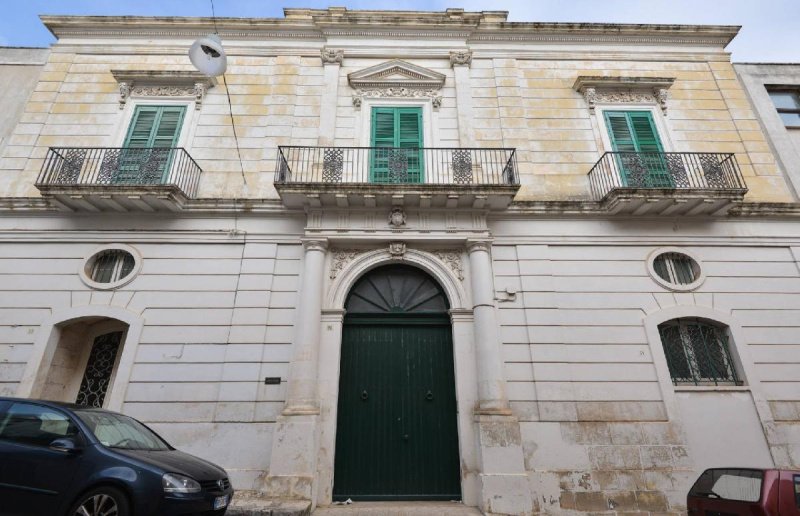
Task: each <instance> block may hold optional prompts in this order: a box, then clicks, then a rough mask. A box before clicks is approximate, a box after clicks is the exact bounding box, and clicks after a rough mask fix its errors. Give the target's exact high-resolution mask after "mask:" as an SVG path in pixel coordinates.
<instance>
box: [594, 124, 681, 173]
mask: <svg viewBox="0 0 800 516" xmlns="http://www.w3.org/2000/svg"><path fill="white" fill-rule="evenodd" d="M604 117H605V120H606V127H608V135H609V138H610V139H611V146H612V148H613V150H614V151H615V152H619V153H620V154H617V157H616V159H617V163H618V165H619V169H620V171H621V173H622V181H623V184H624V185H625V186H633V187H645V188H672V187H674V183H673V181H672V178H671V177H670V174H669V171H668V169H667V164H666V161H665V159H664V155H663V153H664V149H663V147H662V146H661V140H660V139H659V138H658V131H657V130H656V125H655V122H654V120H653V115H652V113H650V112H649V111H605V112H604Z"/></svg>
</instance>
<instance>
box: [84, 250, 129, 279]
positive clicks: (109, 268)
mask: <svg viewBox="0 0 800 516" xmlns="http://www.w3.org/2000/svg"><path fill="white" fill-rule="evenodd" d="M134 264H135V260H134V259H133V255H131V253H129V252H127V251H123V250H121V249H112V250H109V251H103V252H102V253H99V254H98V255H96V256H95V258H94V265H93V266H92V274H91V275H90V277H91V278H92V280H93V281H96V282H97V283H114V282H117V281H119V280H121V279H125V278H126V277H127V276H128V275H129V274H130V273H131V272H132V271H133V266H134Z"/></svg>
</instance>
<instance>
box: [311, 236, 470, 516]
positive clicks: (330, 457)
mask: <svg viewBox="0 0 800 516" xmlns="http://www.w3.org/2000/svg"><path fill="white" fill-rule="evenodd" d="M348 254H349V256H350V257H352V259H351V260H350V261H349V262H347V263H339V264H336V263H335V259H334V260H332V261H331V266H332V268H331V271H332V273H331V276H334V277H333V278H330V282H329V284H328V286H327V296H326V297H325V300H324V303H323V310H322V334H321V339H320V354H319V365H320V368H319V392H320V419H319V426H320V440H319V454H318V462H317V482H318V485H319V488H318V489H317V496H316V502H317V504H318V505H328V504H330V503H331V500H332V493H333V470H334V459H335V443H336V418H337V408H338V391H339V367H340V353H341V346H342V326H343V322H344V303H345V300H346V299H347V294H348V293H349V292H350V289H351V288H352V286H353V285H354V284H355V282H356V281H357V280H358V278H360V277H361V276H362V275H363V274H365V273H366V272H367V271H369V270H372V269H374V268H376V267H380V266H383V265H388V264H396V263H405V264H408V265H413V266H416V267H419V268H420V269H422V270H423V271H425V272H427V273H428V274H430V275H431V276H433V278H435V279H436V281H438V282H439V284H440V285H441V286H442V288H443V289H444V291H445V294H446V295H447V297H448V300H449V302H450V306H451V309H450V316H451V321H452V333H453V359H454V368H455V384H456V385H455V387H456V403H457V406H458V416H457V417H458V423H457V424H458V440H459V457H460V462H461V472H462V473H461V493H462V500H463V502H464V504H465V505H473V506H475V505H479V503H480V492H479V490H480V486H479V479H478V471H479V458H478V455H477V449H478V446H479V443H478V441H477V436H476V435H475V419H474V415H473V411H474V408H475V406H476V404H477V402H478V391H477V383H478V382H477V372H476V368H475V363H476V356H475V344H474V341H473V315H472V307H471V300H470V298H469V296H468V294H467V291H466V290H465V289H464V286H463V284H462V282H461V281H462V280H461V278H459V275H460V269H459V267H453V266H452V264H448V263H446V262H445V261H444V260H443V259H442V258H440V257H439V256H437V254H440V253H437V254H434V253H433V252H429V251H423V250H417V249H405V248H404V249H403V252H402V253H401V254H399V253H398V252H397V247H394V248H393V247H392V246H391V245H390V246H388V247H387V248H385V249H377V250H364V251H363V252H360V253H359V252H358V251H352V250H351V251H349V252H348Z"/></svg>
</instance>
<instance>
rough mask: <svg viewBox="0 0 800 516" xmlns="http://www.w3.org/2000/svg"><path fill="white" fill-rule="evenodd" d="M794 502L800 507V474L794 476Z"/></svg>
mask: <svg viewBox="0 0 800 516" xmlns="http://www.w3.org/2000/svg"><path fill="white" fill-rule="evenodd" d="M794 503H795V505H797V508H798V509H800V475H795V476H794Z"/></svg>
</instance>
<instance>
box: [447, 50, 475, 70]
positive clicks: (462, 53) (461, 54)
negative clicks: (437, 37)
mask: <svg viewBox="0 0 800 516" xmlns="http://www.w3.org/2000/svg"><path fill="white" fill-rule="evenodd" d="M471 65H472V50H454V51H452V52H450V66H451V67H453V68H455V67H457V66H466V67H467V68H469V67H470V66H471Z"/></svg>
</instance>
